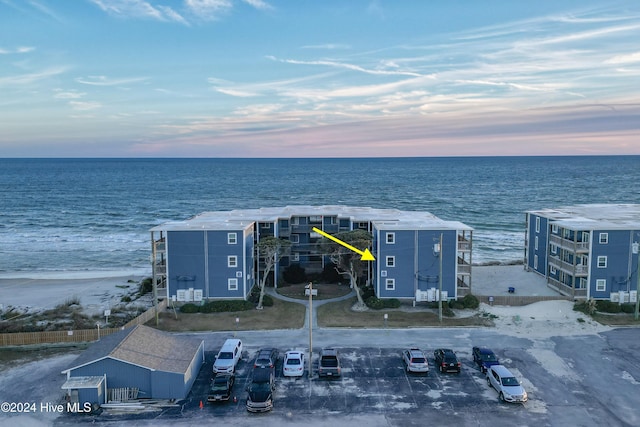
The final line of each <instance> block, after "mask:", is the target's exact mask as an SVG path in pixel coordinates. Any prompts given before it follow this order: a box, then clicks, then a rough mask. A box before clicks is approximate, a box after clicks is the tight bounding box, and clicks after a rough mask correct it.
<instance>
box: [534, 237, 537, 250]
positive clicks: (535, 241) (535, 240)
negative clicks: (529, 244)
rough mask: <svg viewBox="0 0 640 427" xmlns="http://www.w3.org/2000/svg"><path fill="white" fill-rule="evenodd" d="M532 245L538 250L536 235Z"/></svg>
mask: <svg viewBox="0 0 640 427" xmlns="http://www.w3.org/2000/svg"><path fill="white" fill-rule="evenodd" d="M533 246H534V249H535V250H536V251H537V250H538V236H536V238H535V239H534V243H533Z"/></svg>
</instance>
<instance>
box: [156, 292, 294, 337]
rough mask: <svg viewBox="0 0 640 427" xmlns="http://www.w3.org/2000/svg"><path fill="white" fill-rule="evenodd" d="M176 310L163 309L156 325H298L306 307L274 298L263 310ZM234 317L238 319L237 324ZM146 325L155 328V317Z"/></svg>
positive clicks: (257, 327) (183, 328) (223, 327)
mask: <svg viewBox="0 0 640 427" xmlns="http://www.w3.org/2000/svg"><path fill="white" fill-rule="evenodd" d="M176 312H177V319H176V314H174V312H173V310H167V311H164V312H162V313H161V314H160V324H159V325H158V327H157V328H158V329H161V330H163V331H171V332H189V331H235V330H239V331H246V330H266V329H299V328H301V327H302V326H303V325H304V315H305V307H304V306H303V305H302V304H297V303H293V302H287V301H280V300H277V299H275V298H274V301H273V306H272V307H264V309H262V310H246V311H233V312H226V313H193V314H190V313H180V311H179V310H176ZM236 318H238V319H240V321H239V322H238V324H237V325H236ZM147 326H151V327H154V328H155V327H156V322H155V320H151V321H149V322H147Z"/></svg>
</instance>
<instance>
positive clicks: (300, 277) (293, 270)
mask: <svg viewBox="0 0 640 427" xmlns="http://www.w3.org/2000/svg"><path fill="white" fill-rule="evenodd" d="M282 278H283V279H284V280H285V281H286V282H288V283H304V282H306V281H307V274H306V273H305V271H304V268H302V267H300V264H291V265H290V266H289V267H287V269H286V270H284V272H283V273H282Z"/></svg>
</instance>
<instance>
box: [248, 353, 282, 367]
mask: <svg viewBox="0 0 640 427" xmlns="http://www.w3.org/2000/svg"><path fill="white" fill-rule="evenodd" d="M277 362H278V349H277V348H263V349H261V350H260V351H259V352H258V357H256V361H255V362H254V363H253V367H254V368H265V367H266V368H271V369H272V370H275V368H276V363H277Z"/></svg>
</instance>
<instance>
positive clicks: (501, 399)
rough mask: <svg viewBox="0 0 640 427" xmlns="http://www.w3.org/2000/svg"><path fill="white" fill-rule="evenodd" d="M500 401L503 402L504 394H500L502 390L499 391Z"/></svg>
mask: <svg viewBox="0 0 640 427" xmlns="http://www.w3.org/2000/svg"><path fill="white" fill-rule="evenodd" d="M500 401H501V402H504V394H502V392H500Z"/></svg>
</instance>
